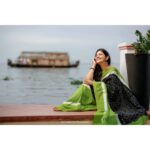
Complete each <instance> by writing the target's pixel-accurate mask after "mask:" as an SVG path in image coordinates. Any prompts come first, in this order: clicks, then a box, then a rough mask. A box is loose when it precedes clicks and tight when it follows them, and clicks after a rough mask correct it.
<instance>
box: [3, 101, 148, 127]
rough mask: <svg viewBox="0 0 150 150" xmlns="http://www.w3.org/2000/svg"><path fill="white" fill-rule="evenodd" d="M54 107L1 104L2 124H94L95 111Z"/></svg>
mask: <svg viewBox="0 0 150 150" xmlns="http://www.w3.org/2000/svg"><path fill="white" fill-rule="evenodd" d="M53 108H54V106H51V105H28V104H21V105H0V124H74V125H76V124H92V120H93V117H94V113H95V111H84V112H61V111H54V110H53ZM148 113H149V118H150V111H148ZM146 124H150V120H149V121H148V122H147V123H146Z"/></svg>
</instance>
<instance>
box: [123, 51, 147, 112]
mask: <svg viewBox="0 0 150 150" xmlns="http://www.w3.org/2000/svg"><path fill="white" fill-rule="evenodd" d="M126 65H127V75H128V81H129V87H130V89H131V90H132V91H133V93H134V94H135V96H136V97H137V99H138V101H139V103H140V104H141V105H142V106H143V107H144V108H145V109H146V110H148V109H149V101H150V54H138V55H134V54H126Z"/></svg>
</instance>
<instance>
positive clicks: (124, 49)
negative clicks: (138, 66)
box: [118, 43, 134, 84]
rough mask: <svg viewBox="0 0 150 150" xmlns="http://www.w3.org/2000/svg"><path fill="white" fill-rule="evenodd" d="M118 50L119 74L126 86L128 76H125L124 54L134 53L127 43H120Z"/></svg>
mask: <svg viewBox="0 0 150 150" xmlns="http://www.w3.org/2000/svg"><path fill="white" fill-rule="evenodd" d="M118 48H119V50H120V73H121V74H122V75H123V77H124V79H125V81H126V83H127V84H128V83H129V82H128V76H127V66H126V58H125V54H127V53H134V48H133V46H132V45H131V44H128V43H120V44H119V45H118Z"/></svg>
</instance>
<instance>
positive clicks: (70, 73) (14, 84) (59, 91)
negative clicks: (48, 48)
mask: <svg viewBox="0 0 150 150" xmlns="http://www.w3.org/2000/svg"><path fill="white" fill-rule="evenodd" d="M90 66H91V64H80V65H79V67H78V68H60V69H58V68H10V67H8V66H7V65H6V64H0V104H8V103H10V104H50V105H51V104H52V105H53V104H60V103H62V102H63V101H65V100H67V98H68V97H69V96H71V94H72V93H73V92H74V91H75V90H76V88H77V86H75V85H71V84H70V82H71V78H73V79H78V80H83V78H84V76H85V74H86V73H87V72H88V69H89V68H90ZM6 76H8V77H9V78H10V80H3V79H4V78H5V77H6Z"/></svg>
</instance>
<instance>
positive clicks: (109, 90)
mask: <svg viewBox="0 0 150 150" xmlns="http://www.w3.org/2000/svg"><path fill="white" fill-rule="evenodd" d="M110 64H111V58H110V55H109V53H108V52H107V51H106V50H105V49H98V50H97V51H96V53H95V58H94V60H93V61H92V67H91V68H90V69H89V72H88V73H87V75H86V77H85V79H84V81H83V84H82V85H80V86H79V88H78V89H77V90H76V91H75V92H74V93H73V95H72V96H71V97H70V98H69V99H68V100H67V101H65V102H64V103H62V104H61V105H59V106H56V108H55V110H56V109H57V110H60V111H87V110H96V113H95V115H94V119H93V123H94V124H124V125H125V124H145V122H146V121H147V119H148V117H147V116H146V110H145V109H144V108H143V107H142V106H141V105H140V104H139V103H138V101H137V98H136V97H135V95H134V94H133V93H132V91H131V90H130V89H129V87H128V85H127V84H126V83H125V81H124V79H123V77H122V75H121V74H120V72H119V71H118V70H117V69H116V68H115V67H113V66H111V65H110Z"/></svg>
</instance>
